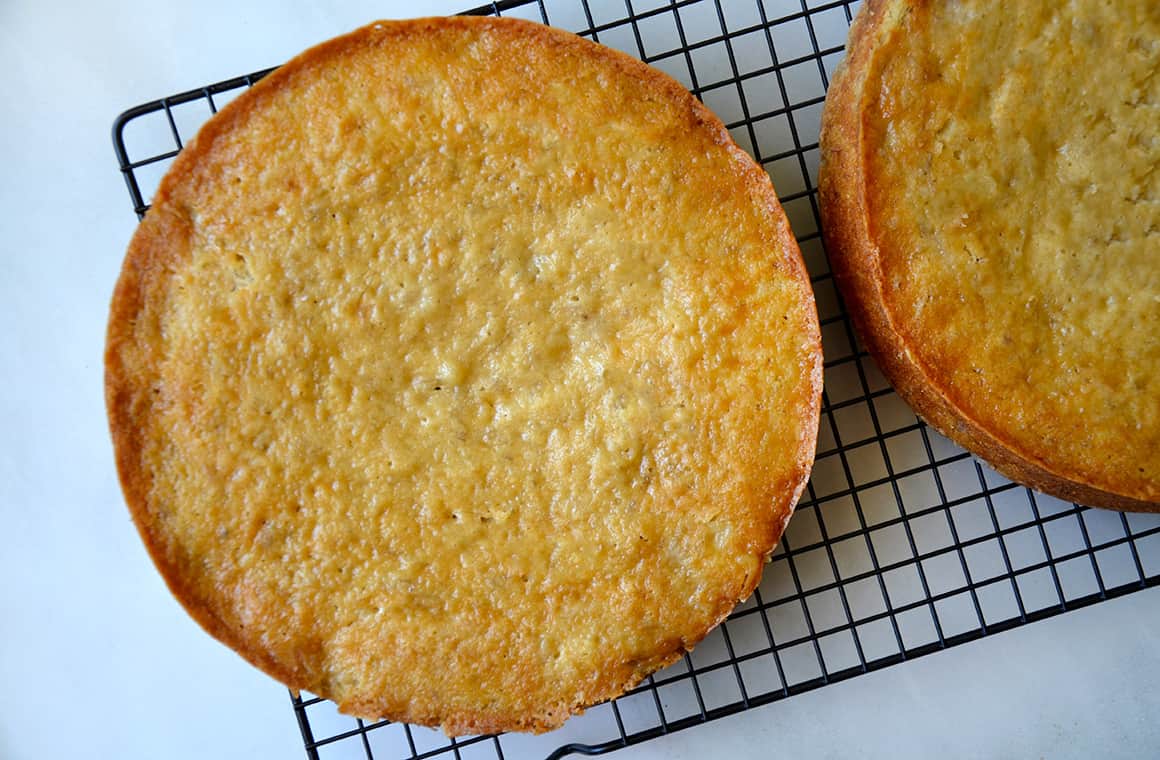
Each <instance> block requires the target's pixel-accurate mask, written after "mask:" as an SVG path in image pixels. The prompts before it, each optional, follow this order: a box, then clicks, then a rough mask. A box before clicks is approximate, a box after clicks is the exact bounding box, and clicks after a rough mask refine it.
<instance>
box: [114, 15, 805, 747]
mask: <svg viewBox="0 0 1160 760" xmlns="http://www.w3.org/2000/svg"><path fill="white" fill-rule="evenodd" d="M455 27H459V28H467V27H476V28H478V27H486V28H489V29H491V30H492V31H496V32H502V33H504V34H508V35H513V36H516V35H518V36H522V37H525V38H531V39H534V40H536V42H537V43H538V44H542V45H543V46H544V47H555V48H559V49H566V50H568V51H569V52H572V53H576V54H583V55H585V56H590V57H591V58H594V59H599V60H601V61H602V62H603V63H604V64H605V65H607V66H609V67H610V68H613V69H615V70H618V71H619V72H620V73H621V74H622V75H624V76H627V77H632V78H634V79H636V80H638V81H640V82H642V83H643V84H644V85H645V86H647V87H648V88H650V89H651V90H653V91H654V92H655V93H656V94H657V95H658V96H659V97H663V98H668V99H672V100H677V101H680V102H682V103H685V104H687V107H688V109H689V111H690V113H692V114H693V116H694V119H695V121H696V122H697V123H698V125H699V127H700V128H702V129H704V130H705V131H706V132H708V133H710V134H711V135H712V136H713V139H714V142H716V143H717V144H718V145H721V146H723V147H726V148H728V149H729V150H732V151H735V152H736V153H737V154H738V155H744V154H743V152H742V151H741V149H740V148H739V147H737V145H736V144H735V142H734V141H733V139H732V138H731V136H730V135H729V132H728V130H727V129H726V128H725V126H724V124H723V123H722V122H721V120H720V119H718V118H717V117H716V116H715V115H714V114H713V113H712V112H710V111H709V110H708V109H707V108H706V107H705V106H704V105H703V104H701V102H700V101H698V100H697V99H696V98H694V97H693V96H692V95H691V94H689V93H688V92H687V91H686V90H685V89H684V88H683V87H682V86H681V85H680V84H679V83H677V82H676V81H675V80H673V79H672V78H670V77H669V76H668V75H666V74H664V73H662V72H660V71H658V70H656V69H653V68H651V67H649V66H647V65H645V64H643V63H641V62H640V61H638V60H636V59H635V58H632V57H630V56H628V55H626V54H624V53H621V52H619V51H616V50H613V49H610V48H606V47H603V46H600V45H596V44H593V43H590V42H588V41H587V40H584V39H582V38H580V37H578V36H576V35H573V34H571V33H568V32H564V31H562V30H558V29H553V28H550V27H547V26H544V25H540V24H536V23H532V22H527V21H523V20H520V19H514V18H481V17H448V18H443V17H438V18H423V19H413V20H406V21H380V22H376V23H373V24H369V25H367V26H365V27H362V28H360V29H357V30H355V31H353V32H351V33H349V34H346V35H343V36H340V37H337V38H335V39H332V40H329V41H327V42H324V43H322V44H320V45H318V46H316V47H313V48H311V49H309V50H307V51H305V52H304V53H302V54H300V55H298V56H296V57H295V58H293V59H292V60H290V61H289V62H287V63H285V64H284V65H282V66H281V67H279V68H278V69H277V70H275V71H274V72H272V73H271V74H269V75H268V76H266V77H265V78H263V79H262V80H261V81H260V82H258V83H257V84H255V85H254V86H253V88H251V89H250V90H248V91H247V92H245V93H243V94H242V95H240V96H239V97H238V98H236V99H235V100H233V101H232V102H230V103H229V104H228V105H227V106H225V107H224V108H223V109H222V110H221V111H220V112H219V113H218V114H216V115H215V116H214V117H213V118H212V119H211V120H210V121H208V122H207V123H206V125H205V126H204V127H203V128H202V129H201V130H200V132H199V133H198V134H197V136H196V137H195V138H194V139H193V140H192V141H190V142H189V143H188V144H187V145H186V146H185V148H184V150H182V152H181V153H180V154H179V155H178V156H177V158H176V160H175V161H174V163H173V166H172V167H171V168H170V170H169V171H168V172H167V173H166V175H165V176H164V178H163V179H162V181H161V183H160V186H159V188H158V190H157V192H156V194H155V196H154V198H153V206H152V208H151V210H150V211H149V212H148V214H147V218H146V220H145V222H144V223H143V224H142V225H141V226H140V227H139V228H138V230H137V232H136V233H135V234H134V236H133V239H132V241H131V243H130V245H129V248H128V252H127V254H126V257H125V260H124V264H123V267H122V270H121V273H120V276H119V278H118V281H117V284H116V288H115V290H114V294H113V298H112V303H111V307H110V317H109V324H108V331H107V339H106V352H105V399H106V406H107V411H108V417H109V427H110V432H111V435H112V439H113V443H114V455H115V460H116V466H117V471H118V476H119V479H120V482H121V486H122V490H123V492H124V495H125V499H126V502H127V504H128V507H129V510H130V513H131V516H132V518H133V521H134V524H135V526H136V528H137V531H138V533H139V534H140V536H141V539H142V541H143V542H144V544H145V546H146V549H147V551H148V553H149V555H150V557H151V559H152V560H153V562H154V564H155V565H156V567H157V569H158V571H159V572H160V573H161V575H162V577H163V578H164V580H165V582H166V584H167V586H168V587H169V590H170V591H171V592H172V594H173V595H174V597H176V599H177V600H178V601H179V602H180V603H181V605H182V606H183V607H184V608H185V610H186V611H187V612H188V613H189V615H190V616H191V617H192V618H193V619H194V620H195V621H197V623H198V624H199V625H200V626H201V627H202V628H203V629H204V630H205V631H206V632H208V633H209V634H210V635H212V636H213V637H214V638H216V639H218V640H219V641H221V642H222V643H224V644H226V645H227V646H229V647H230V648H231V649H233V650H235V651H236V652H238V653H239V654H240V655H241V656H242V657H243V658H245V659H246V660H247V661H249V662H250V663H251V664H252V665H254V666H255V667H257V668H259V669H260V670H262V671H264V672H265V673H267V674H268V675H270V676H272V677H274V678H276V679H277V680H279V681H281V682H282V683H284V684H286V685H287V686H289V687H290V688H291V689H293V690H296V691H297V690H311V689H312V687H313V686H314V685H313V684H312V683H309V682H308V681H307V680H306V679H305V677H304V674H302V673H300V672H297V671H295V670H294V669H292V668H290V667H287V666H286V665H285V664H283V663H281V662H279V661H277V660H276V659H275V658H274V657H272V656H271V654H270V653H269V652H267V651H264V650H263V649H262V648H260V647H257V646H254V645H253V644H252V642H250V641H247V640H246V639H244V638H242V637H241V636H239V635H237V634H236V632H235V631H233V630H232V629H231V628H230V627H229V626H227V625H225V624H224V623H223V621H222V620H221V619H219V618H218V617H217V615H216V614H215V613H214V611H213V610H212V609H210V608H209V607H208V606H207V605H204V604H201V603H199V602H198V601H197V597H196V595H195V594H194V593H193V592H192V587H191V585H190V582H189V581H188V579H186V578H184V577H183V574H182V573H181V572H180V570H179V567H178V565H177V563H176V558H175V557H174V556H173V555H172V552H171V551H170V550H169V548H168V547H167V544H166V541H165V539H164V537H163V536H162V535H161V532H160V531H159V529H158V526H157V525H156V524H155V522H154V520H153V519H152V518H151V516H150V514H149V510H148V500H149V492H150V487H151V475H150V473H149V472H148V471H147V470H146V469H145V468H143V467H142V466H141V465H140V452H141V451H142V449H143V445H144V441H143V435H142V432H141V430H140V428H139V426H138V424H137V422H136V420H137V418H138V414H139V413H140V411H141V408H142V407H143V406H144V404H143V402H142V399H141V395H140V389H139V388H136V385H137V384H138V383H135V380H134V377H133V375H132V373H131V372H130V371H129V370H128V369H127V368H126V367H125V366H123V364H122V361H121V351H122V349H123V348H124V347H125V346H126V345H127V344H128V343H130V342H131V341H133V340H134V336H133V331H132V326H133V322H134V321H135V319H136V317H137V315H138V314H139V313H141V312H142V311H143V310H145V309H149V308H151V307H152V305H153V303H154V301H155V299H156V297H157V291H158V290H160V289H162V288H163V285H161V284H160V281H161V280H163V278H164V276H165V274H166V271H167V270H168V269H169V268H171V267H172V266H174V265H179V264H180V262H181V260H182V255H181V252H180V250H179V249H180V248H181V243H182V242H183V241H184V240H186V239H187V237H188V233H189V228H188V223H187V222H186V221H185V220H184V218H183V216H182V215H181V214H179V213H174V212H173V210H171V209H170V206H171V205H172V196H173V194H174V190H175V189H176V188H178V187H180V186H182V185H183V184H184V183H186V182H189V181H190V180H191V177H192V175H193V170H194V169H195V168H196V167H197V166H198V164H199V163H200V162H202V161H203V160H205V158H206V157H207V156H209V155H211V154H212V152H213V151H214V147H215V142H216V141H217V138H218V137H219V136H221V135H224V134H226V133H228V132H229V131H230V130H231V129H233V128H234V126H235V125H236V124H238V123H240V122H244V121H245V120H246V118H247V116H248V114H250V113H251V112H252V111H253V110H254V109H257V108H260V107H261V106H262V102H263V100H264V99H265V97H266V96H267V94H269V93H273V92H275V91H277V90H278V89H279V88H283V87H287V86H293V82H294V79H295V77H296V76H298V74H299V73H300V72H302V71H304V70H306V69H309V68H310V67H313V66H315V65H317V64H318V63H319V62H322V61H326V60H332V59H338V58H341V57H343V56H344V55H345V54H346V53H347V52H348V51H353V50H357V49H359V48H360V47H363V46H371V45H376V44H381V42H382V41H383V40H384V39H385V38H405V37H408V36H412V35H424V34H426V33H427V32H429V31H430V30H433V29H447V28H455ZM734 167H735V169H734V174H733V176H730V177H723V178H722V181H723V182H727V183H735V184H736V185H739V186H742V187H744V188H745V191H746V192H747V193H749V194H750V195H751V196H753V197H756V198H761V199H763V200H764V201H765V203H764V205H766V206H767V207H768V210H769V214H770V215H771V217H772V218H773V219H775V220H777V221H778V222H779V223H778V224H776V225H775V226H777V227H778V230H779V237H780V239H779V241H778V243H779V246H780V247H781V249H782V251H784V255H785V260H786V262H787V264H788V266H787V268H786V269H787V273H788V275H789V276H790V277H791V278H792V279H794V280H796V281H797V282H798V283H799V284H800V285H802V286H803V292H804V293H806V294H807V296H808V297H809V304H808V305H807V306H808V308H807V309H805V312H806V316H807V317H808V319H806V320H805V324H803V325H802V327H803V329H804V331H805V333H806V336H807V337H808V339H809V343H810V344H811V345H812V346H815V347H816V348H815V350H814V352H813V353H814V357H815V361H814V362H813V366H812V369H811V371H810V372H809V374H808V377H806V378H803V381H804V382H805V384H806V386H807V388H808V398H809V399H810V408H809V409H808V410H807V412H806V414H805V415H804V416H803V417H802V418H801V419H800V420H799V425H798V428H799V430H800V431H801V432H800V436H799V440H798V441H797V446H796V449H795V451H794V454H793V466H792V473H793V477H792V480H791V483H792V484H793V487H792V492H788V493H784V494H782V495H781V497H780V501H779V503H778V504H771V505H770V509H771V510H775V511H776V510H779V509H781V508H783V507H784V508H785V509H786V514H785V522H783V523H782V524H781V525H775V526H773V528H774V530H773V532H772V533H771V534H770V535H769V536H766V537H765V540H764V541H763V545H764V547H765V548H764V550H763V551H762V552H761V559H762V560H767V559H768V558H769V556H770V554H771V553H772V552H773V549H774V548H775V546H776V544H777V542H778V540H779V539H780V537H781V534H782V532H783V531H784V529H785V524H786V523H787V522H788V520H789V517H790V516H791V515H792V512H793V507H794V505H795V504H796V503H797V501H798V499H799V498H800V496H801V493H802V491H803V490H804V488H805V485H806V482H807V480H808V478H809V474H810V469H811V467H812V463H813V458H814V451H815V445H816V438H817V427H818V420H819V412H820V405H821V392H822V362H821V337H820V330H819V327H818V323H817V315H816V311H815V310H814V308H813V299H812V295H810V294H812V289H811V286H810V281H809V275H808V273H807V271H806V269H805V265H804V263H803V261H802V259H801V255H800V251H799V249H798V246H797V242H796V240H795V239H794V237H793V235H792V233H791V232H790V230H789V225H788V224H787V223H785V221H784V220H785V217H784V212H783V210H782V208H781V206H780V203H779V202H778V200H777V195H776V193H775V192H774V189H773V186H772V183H771V182H770V180H769V177H768V175H767V174H766V173H765V172H764V171H763V170H761V168H760V167H758V166H757V165H756V164H755V163H754V162H753V161H751V160H749V161H745V162H742V161H738V162H735V163H734ZM775 513H776V512H775ZM760 576H761V574H760V572H758V573H754V574H752V575H751V576H750V577H746V578H744V579H739V580H740V582H739V584H738V585H737V587H736V588H735V589H732V590H728V591H729V592H728V593H727V594H723V595H722V598H721V599H720V603H719V604H718V605H717V606H716V609H715V614H714V615H713V616H712V619H709V620H706V621H705V622H704V626H703V628H702V630H701V633H700V635H698V636H696V637H693V638H687V639H684V640H680V641H672V642H669V645H670V648H669V649H668V650H666V651H658V652H657V653H656V656H655V658H654V659H653V662H655V663H656V668H655V669H659V668H661V667H664V666H665V665H668V664H671V663H672V662H674V661H676V660H677V659H679V658H680V657H681V656H682V655H683V654H684V653H685V652H687V651H688V650H690V649H692V647H693V646H694V645H695V644H696V643H698V642H699V641H700V640H701V639H703V638H704V637H705V636H706V635H707V634H708V633H709V632H710V631H711V630H713V628H715V627H716V626H717V625H719V624H720V623H721V621H722V620H724V619H725V618H726V617H727V616H728V614H729V613H730V612H731V611H732V609H733V607H734V605H735V604H736V603H737V602H738V601H740V600H743V599H745V598H747V597H748V596H750V595H751V594H752V593H753V591H754V589H755V588H756V586H757V584H758V582H759V581H760ZM726 597H728V598H726ZM643 677H644V674H641V675H639V676H636V677H633V678H630V679H629V680H628V681H627V682H624V683H613V682H611V681H609V682H607V683H604V684H602V685H601V689H600V692H601V693H600V694H596V695H589V696H592V697H594V698H592V699H586V700H585V701H583V702H582V703H576V704H559V705H553V706H549V707H548V708H547V709H545V710H544V711H543V712H542V713H540V714H534V715H528V714H522V713H521V714H507V715H498V714H495V713H488V714H481V713H466V714H450V715H444V716H439V717H438V718H437V719H436V720H435V723H437V724H441V725H442V726H443V728H444V730H445V731H447V733H448V734H451V735H457V734H467V733H492V732H498V731H507V730H525V731H526V730H532V731H544V730H549V729H552V728H555V727H557V726H559V725H561V724H562V723H563V722H564V720H565V719H566V718H567V717H569V716H570V715H572V714H576V713H579V712H583V709H584V708H585V707H588V706H590V705H591V704H594V703H596V702H599V701H603V700H604V699H609V698H612V697H614V696H617V695H618V694H620V693H623V692H624V691H625V690H627V689H629V688H631V687H632V686H634V685H635V684H636V683H638V682H639V681H640V680H641V679H642V678H643ZM344 707H347V708H349V709H351V710H353V711H355V712H357V713H359V714H362V715H364V716H365V717H371V716H375V717H387V718H389V719H391V720H394V721H399V722H414V723H424V724H428V725H430V724H432V716H431V715H430V714H428V713H426V712H416V711H414V710H411V709H405V710H402V711H399V710H392V711H391V712H390V713H389V714H388V713H387V712H386V710H384V709H383V708H382V707H381V706H379V705H375V704H362V703H360V704H353V705H345V706H344Z"/></svg>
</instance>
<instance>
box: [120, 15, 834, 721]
mask: <svg viewBox="0 0 1160 760" xmlns="http://www.w3.org/2000/svg"><path fill="white" fill-rule="evenodd" d="M563 83H567V86H568V87H569V88H571V90H566V89H561V88H562V86H563ZM661 146H665V148H664V149H663V150H662V149H661ZM625 219H627V220H628V221H629V222H630V223H625V221H624V220H625ZM105 362H106V401H107V406H108V413H109V421H110V428H111V431H112V436H113V441H114V447H115V456H116V462H117V468H118V473H119V475H120V479H121V483H122V487H123V490H124V493H125V497H126V501H127V503H128V505H129V508H130V511H131V513H132V516H133V519H134V522H135V524H136V526H137V529H138V531H139V532H140V534H141V537H142V539H143V541H144V542H145V544H146V546H147V548H148V550H149V553H150V555H151V556H152V558H153V560H154V562H155V564H156V565H157V567H158V569H159V570H160V572H161V574H162V575H163V576H164V578H165V580H166V582H167V583H168V585H169V588H170V589H171V591H172V592H173V594H174V595H175V596H176V597H177V599H178V600H179V601H180V602H181V603H182V605H183V606H184V607H185V608H186V610H187V611H188V612H189V613H190V615H191V616H192V617H193V618H194V619H195V620H197V622H198V623H200V624H201V625H202V627H203V628H205V629H206V630H207V631H208V632H209V633H210V634H212V635H213V636H215V637H216V638H218V639H219V640H220V641H222V642H223V643H225V644H227V645H228V646H230V647H232V648H233V649H235V650H236V651H238V652H239V653H240V654H241V655H242V656H243V657H245V658H246V659H247V660H249V661H250V662H251V663H252V664H254V665H255V666H257V667H259V668H261V669H262V670H264V671H265V672H267V673H269V674H270V675H272V676H274V677H275V678H277V679H279V680H280V681H283V682H284V683H286V684H287V685H289V686H290V687H291V688H294V689H302V690H308V691H311V692H314V693H316V694H319V695H321V696H324V697H328V698H331V699H334V700H335V701H336V702H338V703H339V706H340V709H341V710H342V711H344V712H347V713H351V714H355V715H359V716H363V717H371V718H378V717H388V718H390V719H392V720H398V721H408V722H414V723H422V724H427V725H441V726H442V727H443V728H444V729H445V730H446V731H447V732H448V733H450V734H464V733H483V732H492V731H502V730H533V731H542V730H548V729H551V728H554V727H556V726H558V725H560V724H561V723H563V721H564V720H566V719H567V717H568V716H569V715H571V714H574V713H576V712H579V711H582V710H583V708H584V707H586V706H588V705H591V704H594V703H596V702H599V701H602V700H605V699H608V698H611V697H614V696H616V695H618V694H620V693H622V692H623V691H624V690H625V689H627V688H630V687H631V686H632V685H634V684H636V683H637V682H639V681H640V679H642V678H643V677H644V676H645V675H647V674H648V673H650V672H652V671H654V670H656V669H658V668H660V667H663V666H664V665H666V664H669V663H671V662H673V661H674V660H676V659H677V658H679V657H680V656H681V655H682V653H684V652H685V651H687V650H688V649H690V648H691V647H692V646H693V645H694V644H695V643H696V642H698V641H699V640H700V639H702V638H703V637H704V636H705V635H706V634H707V633H708V632H709V631H710V630H711V629H712V628H713V627H715V626H716V625H717V624H718V623H719V622H720V621H721V620H722V619H723V618H724V617H725V616H726V615H727V614H728V613H729V612H730V610H731V609H732V608H733V606H734V605H735V604H736V603H737V602H738V601H739V600H741V599H744V598H746V597H747V596H749V594H751V593H752V591H753V589H754V588H755V587H756V585H757V583H758V581H759V580H760V575H761V566H762V563H763V562H764V561H765V560H766V559H767V558H768V556H769V554H770V553H771V552H772V550H773V548H774V546H775V544H776V542H777V540H778V539H779V538H780V536H781V533H782V531H783V529H784V527H785V524H786V523H787V522H788V520H789V518H790V516H791V514H792V511H793V506H794V504H795V503H796V501H797V499H798V497H799V496H800V494H801V492H802V489H803V488H804V486H805V482H806V480H807V478H808V474H809V470H810V466H811V464H812V460H813V451H814V445H815V438H816V433H817V418H818V410H819V404H820V395H821V354H820V338H819V331H818V325H817V316H816V312H815V309H814V305H813V296H812V291H811V289H810V286H809V280H808V277H807V274H806V272H805V268H804V265H803V264H802V261H801V256H800V253H799V251H798V249H797V246H796V242H795V241H794V238H793V236H792V234H791V232H790V230H789V226H788V224H787V223H786V220H785V217H784V214H783V213H782V211H781V208H780V206H779V204H778V203H777V199H776V195H775V194H774V192H773V188H772V186H771V184H770V182H769V179H768V176H767V175H766V174H765V173H764V172H763V171H761V169H760V168H759V167H757V166H756V165H755V164H754V163H753V161H752V160H751V159H750V158H748V157H747V156H745V155H744V153H743V152H742V151H741V150H740V149H739V148H738V147H737V146H736V145H735V144H734V143H733V141H732V140H731V139H730V137H729V135H728V133H727V131H726V130H725V128H724V126H723V125H722V124H721V122H720V121H719V120H718V119H717V118H716V117H714V116H713V115H712V114H711V113H710V112H709V111H707V110H706V109H705V108H704V107H703V106H702V105H701V104H700V103H698V102H697V101H696V100H695V99H694V98H692V97H691V96H690V95H689V94H688V93H687V92H685V91H684V90H683V89H682V88H681V87H680V86H679V85H678V84H677V83H676V82H674V81H672V80H671V79H669V78H668V77H667V76H664V75H663V74H660V73H659V72H657V71H655V70H653V69H651V68H648V67H646V66H644V65H643V64H641V63H639V62H637V61H635V60H633V59H631V58H629V57H628V56H625V55H622V54H620V53H617V52H614V51H611V50H608V49H605V48H602V47H599V46H596V45H593V44H591V43H588V42H586V41H584V40H581V39H580V38H578V37H575V36H573V35H570V34H567V33H564V32H560V31H557V30H552V29H549V28H546V27H542V26H539V25H536V24H531V23H527V22H522V21H517V20H510V19H503V20H497V19H478V18H474V19H468V18H454V19H450V18H449V19H421V20H414V21H405V22H391V21H384V22H379V23H376V24H372V25H370V26H367V27H365V28H362V29H360V30H357V31H355V32H353V33H351V34H349V35H346V36H343V37H340V38H337V39H335V40H332V41H330V42H327V43H324V44H322V45H320V46H318V47H316V48H313V49H311V50H309V51H307V52H306V53H304V54H302V55H301V56H299V57H297V58H295V59H294V60H292V61H290V62H289V63H287V64H285V65H284V66H282V67H281V68H279V69H278V70H277V71H275V72H274V73H272V74H270V75H269V76H268V77H266V78H265V79H264V80H262V81H261V82H260V83H258V84H257V85H256V86H255V87H254V88H253V89H252V90H250V91H249V92H247V93H245V94H244V95H242V96H241V97H239V98H238V99H237V100H235V101H234V102H232V103H231V104H229V105H228V106H227V107H226V108H224V109H223V110H222V111H221V113H219V114H218V115H217V116H216V117H215V118H213V119H212V120H211V121H210V122H208V123H207V124H206V126H205V127H204V128H203V129H202V130H201V132H200V133H199V134H198V135H197V137H196V138H195V139H194V140H193V141H191V142H190V143H189V144H188V145H187V146H186V148H185V149H184V150H183V152H182V153H181V154H180V155H179V156H178V157H177V159H176V161H175V162H174V165H173V167H172V168H171V170H170V171H169V173H168V174H167V175H166V176H165V178H164V179H163V180H162V183H161V186H160V188H159V189H158V191H157V193H156V195H155V197H154V199H153V206H152V208H151V209H150V211H149V213H148V214H147V215H146V217H145V219H144V220H143V221H142V223H141V225H140V227H139V228H138V230H137V232H136V234H135V235H134V238H133V240H132V243H131V244H130V247H129V250H128V253H127V256H126V259H125V262H124V266H123V269H122V272H121V276H120V279H119V280H118V283H117V286H116V289H115V292H114V296H113V301H112V307H111V313H110V321H109V328H108V338H107V349H106V358H105Z"/></svg>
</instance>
